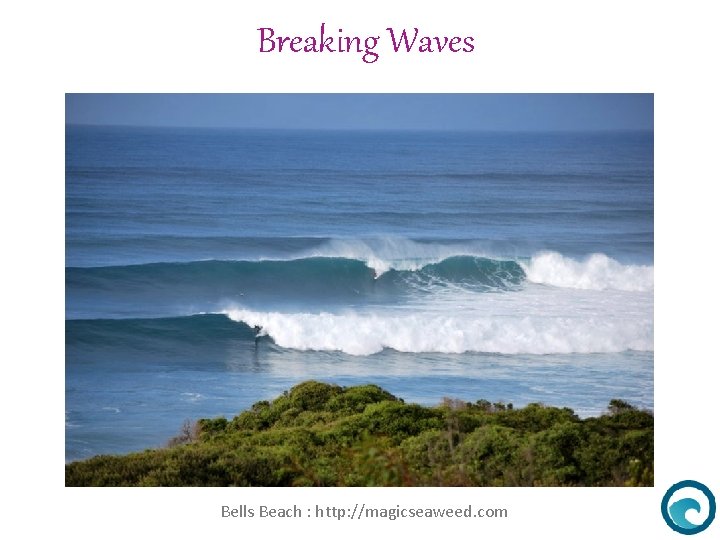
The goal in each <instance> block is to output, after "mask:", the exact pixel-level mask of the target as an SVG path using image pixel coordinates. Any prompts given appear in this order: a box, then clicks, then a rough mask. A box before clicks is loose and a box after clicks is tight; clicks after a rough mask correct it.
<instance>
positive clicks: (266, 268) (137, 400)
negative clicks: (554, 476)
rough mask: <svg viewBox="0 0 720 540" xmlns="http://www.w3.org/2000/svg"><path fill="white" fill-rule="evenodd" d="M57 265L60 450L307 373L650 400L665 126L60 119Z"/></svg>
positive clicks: (411, 396)
mask: <svg viewBox="0 0 720 540" xmlns="http://www.w3.org/2000/svg"><path fill="white" fill-rule="evenodd" d="M65 284H66V285H65V286H66V321H65V328H66V331H65V332H66V351H65V352H66V360H65V366H66V367H65V370H66V379H65V386H66V390H65V391H66V394H65V395H66V398H65V418H66V423H65V426H66V446H65V449H66V460H67V461H72V460H77V459H83V458H87V457H89V456H93V455H96V454H107V453H125V452H129V451H133V450H140V449H143V448H147V447H158V446H163V445H164V444H165V443H166V442H167V440H168V439H169V438H171V437H172V436H174V435H176V434H178V433H179V431H180V427H181V425H182V424H183V422H184V421H185V420H186V419H190V420H194V419H197V418H203V417H216V416H226V417H232V416H234V415H236V414H237V413H238V412H240V411H242V410H243V409H245V408H247V407H248V406H250V405H251V404H253V403H254V402H256V401H259V400H263V399H273V398H274V397H277V396H278V395H279V394H281V393H282V392H283V391H284V390H287V389H289V388H290V387H291V386H292V385H294V384H296V383H298V382H300V381H303V380H306V379H318V380H323V381H329V382H335V383H338V384H341V385H355V384H366V383H375V384H379V385H380V386H382V387H384V388H385V389H387V390H388V391H390V392H392V393H394V394H395V395H397V396H399V397H401V398H403V399H405V401H408V402H417V403H422V404H427V405H434V404H437V403H439V402H440V401H441V400H442V398H443V397H450V398H458V399H463V400H467V401H473V402H474V401H476V400H478V399H488V400H490V401H493V402H495V401H503V402H505V403H513V404H514V405H515V406H522V405H525V404H527V403H530V402H541V403H545V404H548V405H558V406H567V407H571V408H573V409H574V410H575V411H576V412H577V413H578V414H579V415H581V416H589V415H598V414H601V413H602V412H603V411H604V410H605V409H606V407H607V404H608V402H609V400H610V399H613V398H620V399H624V400H627V401H629V402H630V403H632V404H634V405H636V406H639V407H643V408H648V409H652V408H653V332H654V327H653V290H654V267H653V134H652V132H602V133H446V132H420V133H412V132H347V131H338V132H323V131H307V132H305V131H264V130H254V131H240V130H228V129H224V130H221V129H218V130H212V129H170V128H168V129H155V128H120V127H90V126H68V127H67V128H66V269H65ZM256 327H259V331H258V329H257V328H256Z"/></svg>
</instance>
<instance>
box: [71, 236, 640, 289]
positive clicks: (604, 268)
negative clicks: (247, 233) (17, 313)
mask: <svg viewBox="0 0 720 540" xmlns="http://www.w3.org/2000/svg"><path fill="white" fill-rule="evenodd" d="M463 251H470V250H462V249H458V246H451V245H439V244H427V245H426V244H420V243H417V242H413V241H410V240H397V241H390V240H384V241H383V243H381V244H380V246H375V247H372V246H370V245H368V244H367V243H366V242H365V241H349V240H348V241H340V240H338V241H330V242H328V243H327V245H325V247H323V248H317V249H315V250H313V252H312V254H311V255H310V256H308V257H300V258H292V259H286V260H257V261H218V260H209V261H193V262H168V263H162V262H160V263H149V264H138V265H128V266H104V267H89V268H87V267H71V268H67V269H66V284H67V285H68V286H69V287H71V288H73V287H74V288H77V289H100V290H103V289H110V288H113V289H118V288H120V289H124V288H126V287H127V288H131V289H142V288H149V289H153V288H166V287H172V286H184V287H188V288H189V289H190V290H194V289H203V288H208V289H211V290H214V291H217V292H220V293H223V292H225V293H229V292H231V293H238V292H242V291H243V290H253V291H258V290H267V291H276V292H279V293H282V292H288V293H296V292H298V291H307V292H310V293H312V292H323V293H329V294H332V293H333V292H344V293H354V294H363V293H370V292H386V293H398V292H403V291H407V290H408V289H417V288H418V286H426V285H429V284H433V285H438V284H439V285H443V284H449V285H463V286H467V287H471V288H474V289H479V290H508V289H514V288H517V286H519V285H521V284H522V282H523V281H525V280H527V281H530V282H532V283H538V284H546V285H552V286H555V287H562V288H571V289H589V290H606V289H614V290H620V291H639V292H645V291H652V290H653V287H654V268H653V267H652V266H641V265H625V264H621V263H619V262H618V261H615V260H614V259H611V258H610V257H608V256H607V255H604V254H602V253H596V254H593V255H591V256H589V257H587V258H586V259H585V260H582V261H577V260H575V259H571V258H569V257H566V256H563V255H561V254H560V253H556V252H541V253H538V254H536V255H534V256H533V257H531V258H530V259H518V260H506V259H498V258H492V257H487V256H481V255H473V254H467V253H464V252H463Z"/></svg>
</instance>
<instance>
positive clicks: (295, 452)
mask: <svg viewBox="0 0 720 540" xmlns="http://www.w3.org/2000/svg"><path fill="white" fill-rule="evenodd" d="M653 424H654V420H653V415H652V413H650V412H648V411H643V410H638V409H636V408H635V407H633V406H632V405H631V404H629V403H626V402H625V401H622V400H612V401H611V402H610V404H609V407H608V411H607V413H606V414H604V415H601V416H598V417H591V418H585V419H581V418H579V417H578V416H577V415H576V414H575V413H574V412H573V411H572V410H571V409H568V408H557V407H548V406H544V405H542V404H538V403H533V404H529V405H527V406H525V407H522V408H514V407H513V406H512V404H504V403H490V402H489V401H486V400H482V399H481V400H478V401H476V402H475V403H469V402H464V401H459V400H454V399H444V400H443V402H442V403H441V404H439V405H438V406H436V407H423V406H420V405H416V404H409V403H405V402H403V400H402V399H398V398H397V397H395V396H393V395H392V394H390V393H388V392H387V391H385V390H383V389H382V388H380V387H378V386H375V385H365V386H354V387H341V386H338V385H334V384H327V383H322V382H318V381H306V382H303V383H301V384H299V385H297V386H295V387H293V388H292V389H290V390H289V391H286V392H285V393H283V395H281V396H279V397H278V398H277V399H275V400H273V401H260V402H258V403H255V404H254V405H253V406H252V407H251V408H250V409H249V410H247V411H244V412H242V413H240V414H239V415H238V416H236V417H235V418H233V419H231V420H228V419H226V418H214V419H203V420H199V421H197V422H195V423H191V422H187V423H185V424H184V425H183V427H182V428H181V432H180V434H179V435H178V436H176V437H174V438H173V439H172V440H171V441H169V443H168V446H167V447H166V448H161V449H154V450H146V451H144V452H138V453H132V454H128V455H124V456H108V455H103V456H96V457H93V458H91V459H88V460H85V461H76V462H73V463H69V464H67V465H66V469H65V482H66V485H68V486H652V485H653Z"/></svg>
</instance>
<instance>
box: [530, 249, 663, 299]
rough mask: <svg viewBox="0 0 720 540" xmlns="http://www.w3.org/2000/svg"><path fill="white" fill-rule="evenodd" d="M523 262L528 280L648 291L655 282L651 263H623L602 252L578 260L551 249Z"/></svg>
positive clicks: (576, 287)
mask: <svg viewBox="0 0 720 540" xmlns="http://www.w3.org/2000/svg"><path fill="white" fill-rule="evenodd" d="M520 265H521V266H522V268H523V270H524V271H525V275H526V276H527V279H528V281H531V282H533V283H542V284H545V285H553V286H556V287H564V288H570V289H586V290H595V291H603V290H608V289H615V290H618V291H641V292H646V291H652V290H653V287H654V282H655V270H654V268H653V267H652V266H642V265H624V264H621V263H619V262H618V261H616V260H614V259H611V258H610V257H608V256H607V255H604V254H602V253H595V254H593V255H591V256H590V257H588V258H586V259H585V260H583V261H576V260H573V259H570V258H568V257H564V256H562V255H561V254H559V253H555V252H551V251H548V252H543V253H539V254H537V255H535V256H533V257H532V259H531V260H530V262H529V263H524V262H520Z"/></svg>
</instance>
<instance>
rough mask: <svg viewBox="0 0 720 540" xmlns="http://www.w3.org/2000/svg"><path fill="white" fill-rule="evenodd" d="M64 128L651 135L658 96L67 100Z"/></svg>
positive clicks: (176, 96) (224, 96)
mask: <svg viewBox="0 0 720 540" xmlns="http://www.w3.org/2000/svg"><path fill="white" fill-rule="evenodd" d="M65 122H66V123H67V124H93V125H124V126H157V127H222V128H266V129H378V130H383V129H402V130H415V129H422V130H479V131H557V130H562V131H581V130H637V129H640V130H652V129H653V94H66V95H65Z"/></svg>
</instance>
